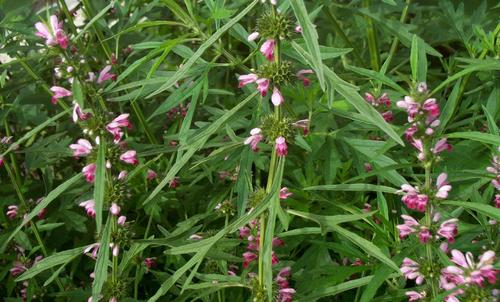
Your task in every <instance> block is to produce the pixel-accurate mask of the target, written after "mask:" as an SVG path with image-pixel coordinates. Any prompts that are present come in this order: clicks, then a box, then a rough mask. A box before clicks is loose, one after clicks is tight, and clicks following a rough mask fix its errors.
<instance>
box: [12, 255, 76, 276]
mask: <svg viewBox="0 0 500 302" xmlns="http://www.w3.org/2000/svg"><path fill="white" fill-rule="evenodd" d="M82 252H83V247H77V248H74V249H71V250H67V251H62V252H59V253H56V254H54V255H51V256H49V257H47V258H44V259H42V260H40V261H38V262H37V263H36V264H35V265H34V266H33V267H31V268H30V269H28V270H27V271H25V272H24V273H23V274H22V275H21V276H19V277H17V278H16V280H15V281H16V282H20V281H24V280H27V279H30V278H33V277H35V276H36V275H38V274H40V273H42V272H44V271H46V270H48V269H50V268H53V267H55V266H57V265H60V264H65V263H68V262H70V261H71V260H73V259H74V258H76V257H77V256H78V255H81V254H82Z"/></svg>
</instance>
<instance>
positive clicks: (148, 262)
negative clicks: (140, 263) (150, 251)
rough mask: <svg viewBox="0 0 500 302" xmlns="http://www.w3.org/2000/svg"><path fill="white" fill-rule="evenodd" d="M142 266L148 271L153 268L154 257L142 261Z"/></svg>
mask: <svg viewBox="0 0 500 302" xmlns="http://www.w3.org/2000/svg"><path fill="white" fill-rule="evenodd" d="M144 265H145V266H146V267H147V268H148V269H151V268H155V267H156V257H152V258H146V259H144Z"/></svg>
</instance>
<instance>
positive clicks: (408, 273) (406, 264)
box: [400, 258, 424, 285]
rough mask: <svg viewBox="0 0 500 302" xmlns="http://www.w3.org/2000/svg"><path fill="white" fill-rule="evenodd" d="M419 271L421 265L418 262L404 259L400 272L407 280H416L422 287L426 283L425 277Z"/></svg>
mask: <svg viewBox="0 0 500 302" xmlns="http://www.w3.org/2000/svg"><path fill="white" fill-rule="evenodd" d="M419 269H420V265H419V264H418V263H417V262H415V261H413V260H411V259H410V258H404V259H403V263H402V264H401V269H400V270H401V273H403V275H404V277H405V278H406V279H410V280H413V279H415V283H417V284H418V285H421V284H422V283H423V282H424V275H422V273H421V272H420V271H419Z"/></svg>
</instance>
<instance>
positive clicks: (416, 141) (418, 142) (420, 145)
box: [411, 139, 425, 161]
mask: <svg viewBox="0 0 500 302" xmlns="http://www.w3.org/2000/svg"><path fill="white" fill-rule="evenodd" d="M411 144H412V145H413V147H415V149H417V150H418V151H420V152H419V153H418V154H417V158H418V159H419V160H420V161H424V160H425V154H424V143H423V142H422V140H421V139H414V140H413V141H412V142H411Z"/></svg>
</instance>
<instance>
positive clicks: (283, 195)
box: [280, 187, 293, 199]
mask: <svg viewBox="0 0 500 302" xmlns="http://www.w3.org/2000/svg"><path fill="white" fill-rule="evenodd" d="M291 195H293V193H292V192H290V191H288V188H287V187H283V188H281V190H280V199H287V198H288V197H290V196H291Z"/></svg>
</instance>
